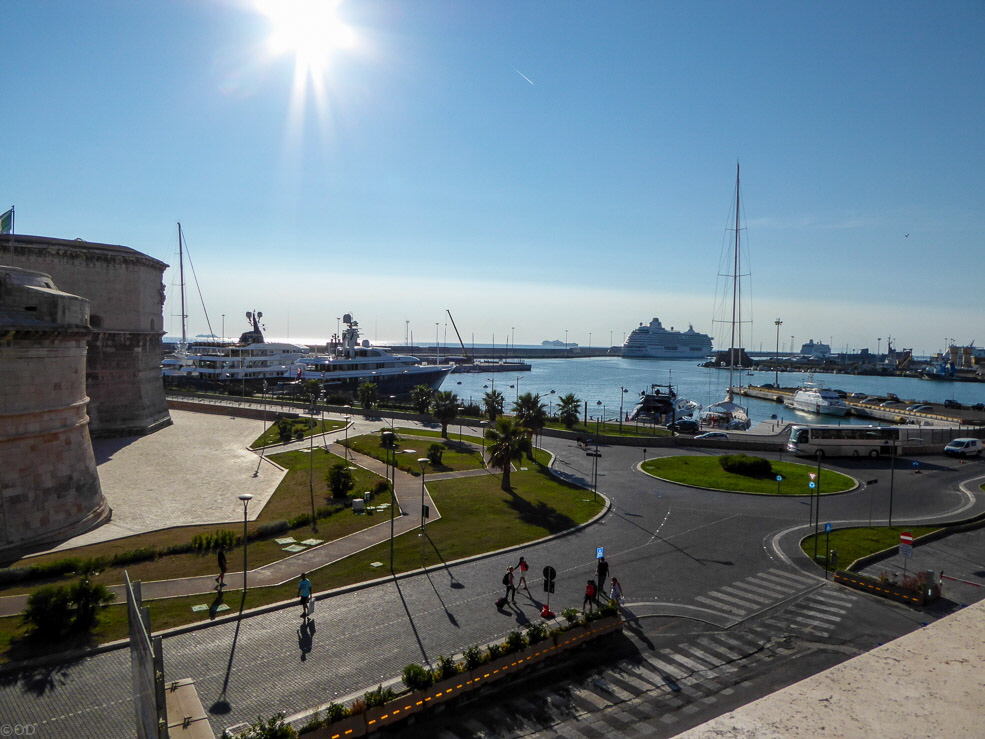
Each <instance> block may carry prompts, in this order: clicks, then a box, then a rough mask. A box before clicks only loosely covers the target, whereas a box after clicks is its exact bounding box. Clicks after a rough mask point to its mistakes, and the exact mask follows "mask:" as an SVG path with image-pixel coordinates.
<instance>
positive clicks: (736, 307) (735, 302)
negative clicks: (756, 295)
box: [728, 162, 742, 392]
mask: <svg viewBox="0 0 985 739" xmlns="http://www.w3.org/2000/svg"><path fill="white" fill-rule="evenodd" d="M740 310H741V308H740V304H739V163H738V162H736V163H735V253H734V254H733V256H732V339H731V348H730V349H729V362H728V385H729V392H731V391H732V374H733V371H734V369H735V331H736V327H737V326H738V321H739V320H740V319H741V316H740V315H739V311H740ZM739 338H740V341H741V338H742V332H741V329H740V331H739Z"/></svg>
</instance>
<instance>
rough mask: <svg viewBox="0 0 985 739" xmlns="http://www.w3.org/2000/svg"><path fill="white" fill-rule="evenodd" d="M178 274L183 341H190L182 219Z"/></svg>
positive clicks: (179, 234) (179, 228)
mask: <svg viewBox="0 0 985 739" xmlns="http://www.w3.org/2000/svg"><path fill="white" fill-rule="evenodd" d="M178 275H179V278H178V279H179V280H180V282H181V343H182V344H187V343H188V337H187V333H188V329H187V326H186V321H187V319H188V315H187V314H186V313H185V252H184V246H183V236H182V235H181V221H178Z"/></svg>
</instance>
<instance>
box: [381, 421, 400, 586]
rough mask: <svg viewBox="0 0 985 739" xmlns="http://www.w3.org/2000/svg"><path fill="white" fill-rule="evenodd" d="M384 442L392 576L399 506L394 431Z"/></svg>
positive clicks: (384, 435) (385, 432)
mask: <svg viewBox="0 0 985 739" xmlns="http://www.w3.org/2000/svg"><path fill="white" fill-rule="evenodd" d="M383 440H384V444H385V445H386V450H387V456H386V459H387V466H388V467H389V469H388V470H387V477H388V478H389V479H388V482H389V483H390V574H391V575H392V574H393V509H394V508H395V507H396V505H397V487H396V477H397V476H396V474H395V473H394V467H395V466H396V458H395V456H394V455H395V454H396V446H397V445H396V442H395V441H394V433H393V432H392V431H384V432H383Z"/></svg>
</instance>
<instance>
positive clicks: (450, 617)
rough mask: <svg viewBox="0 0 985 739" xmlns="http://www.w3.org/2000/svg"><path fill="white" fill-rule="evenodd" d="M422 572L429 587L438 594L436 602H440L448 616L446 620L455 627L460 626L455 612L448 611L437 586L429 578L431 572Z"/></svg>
mask: <svg viewBox="0 0 985 739" xmlns="http://www.w3.org/2000/svg"><path fill="white" fill-rule="evenodd" d="M424 574H425V575H426V576H427V579H428V582H429V583H431V588H432V589H433V590H434V594H435V595H437V596H438V602H439V603H441V608H442V609H443V610H444V612H445V616H447V617H448V622H449V623H450V624H451V625H452V626H454V627H455V628H456V629H458V628H461V627H460V626H459V624H458V619H456V618H455V614H454V613H452V612H451V611H449V610H448V606H446V605H445V601H444V598H442V597H441V593H439V592H438V588H437V586H436V585H435V584H434V580H432V579H431V573H430V572H427V571H425V572H424Z"/></svg>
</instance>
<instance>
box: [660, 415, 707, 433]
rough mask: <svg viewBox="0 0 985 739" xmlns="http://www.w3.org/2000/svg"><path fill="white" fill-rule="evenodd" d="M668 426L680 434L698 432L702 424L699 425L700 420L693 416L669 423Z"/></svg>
mask: <svg viewBox="0 0 985 739" xmlns="http://www.w3.org/2000/svg"><path fill="white" fill-rule="evenodd" d="M667 428H668V429H669V430H670V431H676V432H677V433H679V434H696V433H698V431H700V430H701V426H699V425H698V422H697V421H695V420H694V419H691V418H682V419H680V420H679V421H674V422H673V423H668V424H667Z"/></svg>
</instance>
